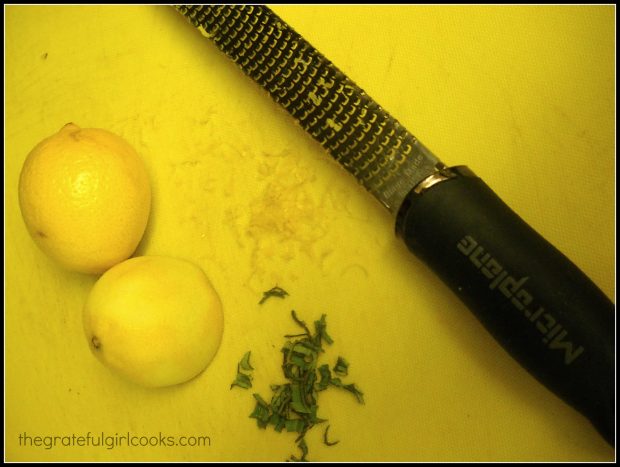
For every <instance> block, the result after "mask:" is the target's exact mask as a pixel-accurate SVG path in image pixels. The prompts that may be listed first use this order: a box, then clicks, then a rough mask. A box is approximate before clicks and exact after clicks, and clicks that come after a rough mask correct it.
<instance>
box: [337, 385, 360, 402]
mask: <svg viewBox="0 0 620 467" xmlns="http://www.w3.org/2000/svg"><path fill="white" fill-rule="evenodd" d="M342 388H343V389H346V390H347V391H349V392H351V393H353V395H354V396H355V398H356V399H357V402H359V403H360V404H363V403H364V393H363V392H362V391H360V390H359V388H358V387H357V386H356V385H355V384H347V385H346V386H342Z"/></svg>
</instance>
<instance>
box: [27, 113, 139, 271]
mask: <svg viewBox="0 0 620 467" xmlns="http://www.w3.org/2000/svg"><path fill="white" fill-rule="evenodd" d="M19 203H20V208H21V212H22V216H23V218H24V221H25V223H26V227H27V228H28V231H29V233H30V235H31V236H32V238H33V239H34V241H35V242H36V243H37V245H38V246H39V247H40V248H41V249H42V250H43V251H44V252H45V253H46V254H48V255H49V256H50V257H52V258H54V259H55V260H56V261H58V262H59V263H60V264H62V265H63V266H65V267H66V268H68V269H70V270H73V271H79V272H85V273H93V274H98V273H102V272H104V271H105V270H107V269H108V268H110V267H111V266H113V265H115V264H117V263H119V262H121V261H123V260H125V259H127V258H129V257H130V256H131V255H132V254H133V253H134V251H135V250H136V248H137V246H138V243H139V242H140V240H141V239H142V236H143V235H144V231H145V229H146V225H147V222H148V218H149V213H150V207H151V187H150V183H149V177H148V174H147V170H146V167H145V165H144V162H143V161H142V159H141V158H140V156H139V155H138V154H137V153H136V151H135V150H134V149H133V148H132V147H131V145H129V143H127V142H126V141H125V140H123V139H122V138H121V137H120V136H117V135H115V134H113V133H111V132H109V131H106V130H102V129H98V128H84V129H82V128H80V127H78V126H77V125H75V124H73V123H69V124H67V125H65V126H64V127H63V128H62V129H61V130H60V131H58V132H57V133H55V134H54V135H52V136H50V137H48V138H46V139H44V140H43V141H41V142H40V143H39V144H37V145H36V146H35V147H34V149H33V150H32V151H31V152H30V154H28V157H27V158H26V161H25V162H24V165H23V167H22V171H21V175H20V179H19Z"/></svg>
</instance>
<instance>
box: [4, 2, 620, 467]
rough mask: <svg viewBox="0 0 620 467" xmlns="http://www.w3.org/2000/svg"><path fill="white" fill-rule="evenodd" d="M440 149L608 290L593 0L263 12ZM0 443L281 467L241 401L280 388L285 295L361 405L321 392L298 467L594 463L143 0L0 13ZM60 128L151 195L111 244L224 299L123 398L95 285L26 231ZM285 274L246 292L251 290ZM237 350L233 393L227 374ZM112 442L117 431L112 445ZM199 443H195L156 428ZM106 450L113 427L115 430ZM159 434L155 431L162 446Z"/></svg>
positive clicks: (287, 136)
mask: <svg viewBox="0 0 620 467" xmlns="http://www.w3.org/2000/svg"><path fill="white" fill-rule="evenodd" d="M273 8H274V10H275V11H276V13H278V14H279V15H280V16H281V17H282V18H283V19H284V20H285V21H287V22H288V23H289V24H290V25H291V26H292V27H293V28H295V29H296V30H297V31H298V32H300V33H301V34H302V35H303V36H305V37H306V38H307V39H308V40H309V41H310V42H311V43H312V44H313V45H315V46H316V47H317V48H318V49H319V50H320V51H321V52H323V54H325V55H326V56H327V57H328V58H330V59H331V60H332V61H333V62H334V63H335V64H337V66H338V67H340V68H341V69H342V70H343V71H344V72H345V73H347V74H348V75H349V76H350V77H351V78H352V79H353V80H354V81H355V82H356V83H358V84H359V85H360V86H361V87H362V88H364V89H365V90H366V91H367V92H368V94H370V95H371V96H373V97H374V98H375V99H376V100H377V101H378V102H379V103H380V104H381V105H382V106H383V107H385V108H386V109H387V110H388V111H389V112H390V113H391V114H392V115H393V116H395V117H396V118H397V119H398V120H399V121H400V122H401V123H402V124H404V126H405V127H407V128H408V129H410V130H411V131H412V133H413V134H414V135H416V136H417V137H419V138H420V140H421V141H422V142H423V143H424V144H425V145H426V146H428V147H429V148H430V149H431V150H432V151H433V152H434V153H435V154H437V155H438V156H439V157H440V158H441V159H442V160H443V161H444V162H445V163H446V164H448V165H458V164H465V165H468V166H470V167H471V168H472V169H473V170H474V171H475V172H476V173H477V174H478V175H480V176H481V177H482V178H483V179H484V180H485V181H486V182H487V183H488V184H489V185H490V186H491V187H493V189H494V190H495V191H496V192H497V193H498V194H499V195H500V196H501V197H502V198H503V199H504V200H505V201H506V202H507V203H508V204H509V205H510V206H511V207H512V208H513V209H515V210H516V211H517V212H518V213H519V214H520V215H521V216H522V217H524V218H525V220H526V221H528V222H529V223H530V224H531V225H532V226H533V227H534V228H536V229H537V230H538V231H540V232H541V233H542V234H543V235H544V236H545V237H547V238H548V239H549V240H550V241H551V242H552V243H554V244H555V245H556V246H557V247H558V248H559V249H560V250H562V251H563V252H564V253H566V254H567V255H568V256H569V257H570V258H571V259H572V260H573V261H574V262H575V263H576V264H577V265H579V266H580V267H581V268H582V269H583V270H584V271H585V272H586V273H587V274H588V275H589V276H590V277H591V278H592V279H593V280H594V281H595V282H596V283H597V284H598V285H599V286H600V287H601V288H602V290H603V291H604V292H605V293H606V294H607V295H608V296H609V297H610V298H612V299H613V297H614V295H615V289H614V284H615V269H614V254H615V244H614V240H615V236H614V234H615V232H614V213H615V204H614V203H615V198H614V189H615V178H614V177H615V176H614V173H615V170H614V169H615V120H614V112H615V109H614V102H615V89H614V86H615V74H614V53H615V52H614V47H615V36H614V29H615V9H614V7H613V6H592V7H584V6H581V7H579V6H544V7H541V6H510V7H501V6H479V7H468V6H449V7H444V6H319V5H316V6H299V7H298V6H274V7H273ZM5 13H6V19H5V38H6V47H5V52H6V58H5V65H6V67H5V97H6V102H5V213H6V214H5V221H6V224H5V248H6V259H5V272H6V279H5V326H6V327H5V390H6V396H5V404H6V409H5V449H6V454H5V455H6V460H10V461H33V460H38V461H52V460H53V461H61V460H67V461H82V460H90V461H104V460H126V461H152V460H155V461H267V460H271V461H283V460H285V459H286V458H288V457H289V456H290V455H291V454H295V455H299V452H298V451H297V450H296V448H295V445H294V437H295V436H294V434H292V433H282V434H278V433H275V432H274V431H273V430H271V429H269V430H260V429H258V428H257V426H256V423H255V420H253V419H250V418H248V415H249V414H250V412H251V411H252V409H253V407H254V400H253V398H252V392H253V391H256V392H259V393H261V394H262V395H263V397H265V398H267V397H268V396H269V385H270V384H272V383H277V382H282V375H281V370H280V368H279V365H280V360H281V354H280V347H281V346H282V344H283V343H284V338H283V335H284V334H286V333H290V332H295V331H297V328H296V326H295V324H294V323H293V321H292V320H291V318H290V310H291V309H295V310H296V311H297V312H298V314H299V315H300V317H301V318H302V319H305V320H306V321H309V322H311V321H313V320H314V319H318V318H319V317H320V315H321V314H322V313H326V314H327V322H328V332H329V333H330V335H331V336H332V337H333V338H334V341H335V342H334V344H333V345H332V346H331V347H330V349H329V351H328V352H327V353H326V355H325V357H324V358H325V359H326V362H328V363H330V364H333V362H335V359H336V357H337V356H338V355H342V356H344V357H345V358H346V359H347V360H348V361H349V362H350V364H351V366H350V368H349V376H348V377H347V380H348V381H350V382H355V383H356V384H358V386H359V387H360V388H361V389H362V390H363V391H364V397H365V400H366V403H365V405H360V404H358V403H357V402H356V401H355V399H354V398H353V397H352V396H351V395H350V394H348V393H345V392H339V391H337V390H335V389H333V390H330V391H325V392H324V393H321V395H320V399H319V404H320V409H319V415H320V416H322V417H323V418H328V419H329V423H330V425H331V428H330V438H333V439H338V440H340V443H339V444H337V445H336V446H333V447H328V446H325V445H323V442H322V433H323V429H322V428H315V429H314V430H313V431H312V432H310V433H309V435H308V437H307V439H308V446H309V453H308V458H309V459H311V460H319V461H327V460H332V461H353V460H360V461H382V460H385V461H609V460H612V459H613V458H614V456H615V453H614V450H613V449H612V448H610V447H609V446H608V445H607V444H606V443H605V442H604V441H603V440H602V438H601V437H600V436H599V435H598V434H597V433H596V431H595V430H594V429H593V428H592V427H591V426H590V424H589V422H588V421H587V420H586V419H585V418H584V417H583V416H581V415H580V414H578V413H576V412H575V411H574V410H573V409H571V408H570V407H568V406H567V405H565V404H564V403H563V402H561V401H560V400H559V399H558V398H557V397H556V396H554V395H553V394H551V393H550V392H549V391H547V390H546V389H545V388H544V387H542V386H541V385H540V384H538V383H537V382H536V381H535V380H534V379H533V378H532V377H531V376H529V375H528V373H526V372H525V371H524V370H523V369H522V368H521V367H520V366H519V365H517V364H516V363H515V362H514V361H513V360H512V359H511V358H510V357H509V356H508V355H507V354H506V353H505V352H504V351H503V350H502V349H501V347H499V345H498V344H496V343H495V341H494V340H493V339H492V338H491V337H489V335H488V334H487V333H486V332H485V331H484V329H483V328H482V326H481V325H480V324H479V323H478V322H477V321H476V319H475V318H474V317H473V316H472V314H471V313H470V312H469V311H468V310H467V309H466V308H465V307H464V306H463V305H461V304H460V302H459V301H458V300H457V299H456V298H455V297H454V296H453V295H452V294H451V293H450V291H449V290H448V289H447V287H445V286H444V285H443V284H442V283H441V282H440V281H439V280H438V279H437V278H435V277H434V276H433V274H432V273H431V272H429V271H428V270H427V268H426V267H425V266H424V265H423V264H421V262H420V261H418V260H417V259H416V258H414V257H412V256H411V255H410V254H409V253H408V251H407V250H406V248H405V247H404V245H403V244H402V243H401V242H400V241H399V240H398V239H397V238H396V237H395V235H394V220H393V219H392V218H391V217H390V215H389V214H388V213H387V212H384V210H383V208H382V207H381V206H380V205H379V204H378V203H376V202H375V200H374V199H373V198H372V197H371V196H370V195H369V194H367V193H365V192H364V191H363V189H362V188H361V187H360V186H359V185H358V184H357V182H356V181H355V180H354V179H353V178H352V177H350V176H349V175H348V174H347V173H346V172H345V171H343V170H342V169H341V168H339V167H338V166H337V164H335V163H334V162H333V161H332V160H331V159H330V158H329V157H328V156H327V155H326V154H325V153H324V152H323V150H322V149H321V148H320V146H319V145H318V143H316V142H314V141H313V140H312V139H311V138H310V137H308V136H307V135H306V134H305V133H304V132H303V131H302V130H301V128H300V127H299V126H297V125H296V124H294V123H293V121H292V119H291V118H290V117H289V116H288V115H287V114H286V113H285V112H284V111H283V110H281V109H279V108H278V107H277V106H276V104H274V103H273V102H272V101H271V100H270V99H269V97H268V96H267V95H266V93H264V92H263V91H262V90H261V89H260V88H258V86H257V85H255V84H254V83H252V82H251V81H250V80H249V79H248V78H246V77H245V76H244V75H243V73H242V72H241V71H239V70H238V69H237V68H236V66H235V65H234V63H232V62H231V61H229V60H228V59H227V58H226V57H225V56H224V55H223V54H222V53H220V52H219V51H218V50H217V49H216V48H215V47H214V46H213V45H212V44H211V43H210V42H209V41H208V40H206V39H205V38H204V37H202V36H201V35H200V33H199V32H198V31H197V30H195V29H194V28H193V27H191V26H190V25H189V23H188V22H187V21H186V20H185V19H184V18H183V17H182V16H180V15H179V14H178V13H177V12H175V11H174V9H172V8H170V7H167V6H15V5H14V6H7V7H5ZM67 122H75V123H76V124H78V125H80V126H82V127H100V128H105V129H108V130H111V131H113V132H116V133H118V134H120V135H122V136H123V137H124V138H125V139H127V140H128V141H129V142H130V143H131V144H132V145H134V146H135V147H136V149H137V150H138V151H139V152H140V154H141V155H142V157H143V158H144V160H145V161H146V164H147V166H148V169H149V172H150V176H151V179H152V184H153V191H154V193H153V209H152V217H151V219H150V222H149V226H148V229H147V233H146V236H145V238H144V240H143V242H142V243H141V245H140V247H139V249H138V251H137V253H136V254H137V255H170V256H174V257H179V258H185V259H188V260H191V261H194V262H195V263H197V264H198V265H200V266H201V267H202V268H203V269H204V271H205V272H206V273H207V274H208V275H209V277H210V278H211V280H212V282H213V283H214V285H215V287H216V288H217V290H218V292H219V294H220V296H221V298H222V301H223V304H224V309H225V330H224V337H223V342H222V345H221V347H220V349H219V352H218V354H217V356H216V358H215V360H214V361H213V363H212V364H211V365H210V367H209V368H208V369H207V370H206V371H205V372H204V373H203V374H202V375H201V376H200V377H198V378H196V379H195V380H193V381H191V382H189V383H187V384H184V385H181V386H178V387H172V388H167V389H158V390H152V389H150V390H147V389H142V388H139V387H136V386H133V385H132V384H130V383H127V382H125V381H124V380H121V379H120V378H118V377H117V376H115V375H114V374H112V373H111V372H109V371H108V370H107V369H106V368H105V367H103V366H102V365H101V364H100V363H99V362H98V361H97V360H96V359H95V358H94V357H93V356H92V355H91V353H90V351H89V348H88V345H87V342H86V338H85V337H84V335H83V331H82V323H81V309H82V306H83V304H84V301H85V299H86V297H87V295H88V293H89V291H90V289H91V287H92V285H93V284H94V282H95V281H96V279H97V277H95V276H87V275H82V274H78V273H70V272H66V271H64V270H62V269H61V268H59V267H58V266H57V265H56V264H55V263H53V262H52V261H51V260H50V259H48V258H47V257H46V256H44V255H43V253H41V252H40V251H39V250H38V249H37V247H36V246H35V244H34V242H33V241H32V240H31V239H30V238H29V236H28V233H27V231H26V228H25V226H24V224H23V221H22V218H21V214H20V211H19V205H18V201H17V183H18V177H19V172H20V169H21V166H22V164H23V162H24V159H25V157H26V155H27V154H28V152H29V151H30V150H31V149H32V148H33V146H34V145H35V144H36V143H37V142H39V141H40V140H41V139H43V138H44V137H47V136H49V135H51V134H52V133H54V132H56V131H57V130H58V129H60V128H61V127H62V126H63V125H64V124H65V123H67ZM276 284H277V285H279V286H281V287H283V288H284V289H286V290H287V291H288V292H289V294H290V296H289V297H287V298H286V299H284V300H280V299H271V300H269V301H268V302H266V303H265V304H263V305H262V306H259V305H258V301H259V300H260V298H261V296H262V292H263V291H264V290H267V289H269V288H271V287H273V286H274V285H276ZM248 350H251V351H252V363H253V365H254V367H255V370H254V387H253V388H252V390H250V391H244V390H242V389H239V388H234V389H233V390H230V388H229V385H230V383H231V382H232V380H233V379H234V377H235V373H236V365H237V362H238V361H239V359H240V358H241V357H242V355H243V354H244V353H245V352H246V351H248ZM128 441H130V443H128ZM181 443H183V444H199V445H198V446H182V445H181ZM128 444H139V445H138V446H128ZM171 444H176V445H171Z"/></svg>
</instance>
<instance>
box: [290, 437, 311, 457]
mask: <svg viewBox="0 0 620 467" xmlns="http://www.w3.org/2000/svg"><path fill="white" fill-rule="evenodd" d="M297 447H298V448H299V449H300V450H301V457H300V458H299V459H298V458H297V457H295V456H291V460H292V461H295V462H308V459H306V456H307V455H308V445H307V444H306V439H305V438H301V440H300V441H299V443H297Z"/></svg>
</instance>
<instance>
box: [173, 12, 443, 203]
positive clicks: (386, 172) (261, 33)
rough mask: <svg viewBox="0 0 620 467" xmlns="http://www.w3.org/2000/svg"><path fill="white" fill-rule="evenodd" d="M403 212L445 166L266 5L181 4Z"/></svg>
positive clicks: (348, 167) (353, 169)
mask: <svg viewBox="0 0 620 467" xmlns="http://www.w3.org/2000/svg"><path fill="white" fill-rule="evenodd" d="M175 8H176V9H177V10H178V11H179V12H180V13H182V14H183V15H185V16H186V17H187V18H188V19H189V21H190V22H191V23H192V24H193V25H194V26H195V27H196V28H198V30H200V32H201V33H202V34H203V35H204V36H206V37H208V38H209V39H211V40H212V41H213V42H214V43H215V44H216V45H217V47H218V48H219V49H220V50H222V51H223V52H224V53H225V54H226V55H228V56H229V57H230V58H231V59H232V60H234V61H235V62H236V63H237V64H238V65H239V66H240V67H241V69H242V70H243V71H244V72H245V73H246V74H247V75H248V76H250V77H251V78H252V79H253V80H254V81H256V82H257V83H258V84H260V85H261V86H262V87H263V88H264V89H265V90H267V92H268V93H269V94H270V95H271V97H272V98H273V99H274V100H275V101H276V102H277V103H279V104H280V105H281V106H282V107H284V108H285V109H286V110H287V111H288V112H289V113H290V114H291V115H292V116H293V117H294V118H295V119H296V120H297V121H298V122H299V124H300V125H301V126H302V127H303V128H304V129H305V130H306V131H307V132H308V133H309V134H310V135H311V136H312V137H313V138H315V139H316V140H317V141H318V142H319V143H320V144H321V145H322V146H323V148H325V149H326V150H327V151H328V152H329V154H331V156H332V157H333V158H334V159H336V161H338V162H339V163H340V164H341V165H342V166H343V167H344V168H345V169H346V170H348V171H349V172H350V173H351V174H353V175H354V176H355V177H356V178H357V180H358V181H359V182H360V183H361V184H362V185H363V186H364V187H365V188H366V189H367V190H368V191H369V192H370V193H372V194H373V195H374V196H375V197H376V198H377V199H378V200H379V201H380V202H381V203H382V204H383V205H384V206H385V207H386V208H387V209H388V210H389V211H390V212H391V213H392V214H394V215H396V214H397V212H398V209H399V208H400V206H401V204H402V202H403V200H404V199H405V197H406V196H407V194H408V193H409V192H410V191H411V190H412V189H413V188H414V187H415V186H416V185H418V184H419V183H420V182H421V181H422V180H424V179H426V178H427V177H429V175H431V174H433V173H434V172H436V171H437V170H439V169H442V168H444V167H445V166H444V165H443V164H442V163H441V162H440V161H439V159H437V157H435V156H434V155H433V154H432V153H431V152H430V151H429V150H428V149H427V148H426V147H424V146H423V145H422V144H421V143H420V142H419V141H418V140H417V139H416V138H415V137H414V136H413V135H412V134H411V133H409V132H408V131H407V130H406V129H405V128H404V127H403V126H402V125H401V124H400V123H399V122H398V121H397V120H396V119H394V118H393V117H392V116H390V115H389V114H388V113H387V112H386V111H385V110H383V109H382V108H381V106H379V105H378V104H377V103H376V102H375V101H374V100H373V99H372V98H371V97H369V96H368V95H367V94H366V93H365V92H364V91H363V90H362V89H361V88H360V87H359V86H357V85H356V84H355V83H354V82H353V81H351V80H350V79H349V78H348V77H347V76H345V74H344V73H342V72H341V71H340V70H339V69H338V68H337V67H336V66H335V65H334V64H333V63H331V62H330V61H329V60H328V59H327V58H325V57H324V56H323V55H322V54H321V53H320V52H318V51H317V50H316V49H315V48H314V47H313V46H312V45H310V44H309V43H308V42H307V41H306V40H305V39H304V38H302V37H301V36H300V35H299V34H298V33H296V32H295V31H294V30H293V29H292V28H291V27H290V26H288V25H287V24H286V23H285V22H284V21H283V20H282V19H280V18H279V17H278V16H277V15H276V14H275V13H274V12H273V11H271V10H270V9H269V8H268V7H266V6H259V5H179V6H176V7H175Z"/></svg>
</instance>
